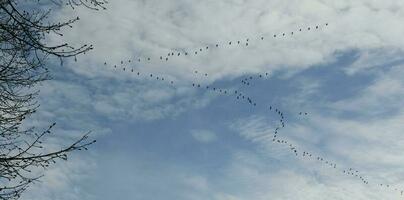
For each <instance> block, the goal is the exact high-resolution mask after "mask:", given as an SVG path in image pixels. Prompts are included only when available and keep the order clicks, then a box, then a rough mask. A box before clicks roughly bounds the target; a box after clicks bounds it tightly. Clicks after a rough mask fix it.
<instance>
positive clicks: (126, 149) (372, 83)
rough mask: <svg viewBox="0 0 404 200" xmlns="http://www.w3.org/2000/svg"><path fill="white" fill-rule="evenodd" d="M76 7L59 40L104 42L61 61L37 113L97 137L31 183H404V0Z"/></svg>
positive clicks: (265, 186)
mask: <svg viewBox="0 0 404 200" xmlns="http://www.w3.org/2000/svg"><path fill="white" fill-rule="evenodd" d="M76 16H80V21H79V22H77V23H76V24H75V25H74V27H73V28H71V29H66V30H62V31H63V32H64V37H62V38H61V37H58V36H56V35H55V36H51V37H50V38H48V42H49V43H59V42H61V41H69V42H70V43H71V44H74V45H76V46H78V45H80V44H84V43H86V44H93V45H94V50H93V51H91V52H88V53H86V54H85V55H80V56H78V57H77V61H76V62H75V61H74V60H73V59H70V60H66V61H65V62H64V64H63V66H60V65H59V63H58V62H57V61H52V60H50V61H49V63H50V64H49V65H50V71H51V74H52V77H53V79H52V80H50V81H46V82H43V83H42V84H41V85H39V86H38V89H40V96H39V102H40V104H41V107H40V109H39V110H38V112H37V113H36V114H34V115H33V116H31V118H30V119H28V120H27V121H26V125H27V126H35V127H36V128H38V129H41V128H46V127H47V126H48V125H49V124H50V123H52V122H56V123H57V125H56V126H55V128H54V130H53V132H54V135H53V136H52V137H51V138H49V140H48V141H47V144H48V145H49V147H51V148H58V147H59V146H63V145H67V144H69V142H71V141H74V139H75V138H78V137H79V136H80V135H82V134H85V133H86V132H88V131H91V137H92V138H94V139H97V143H96V144H94V145H92V146H91V147H90V150H89V151H85V152H81V151H80V152H76V153H73V154H72V155H71V156H70V158H69V160H68V161H67V162H64V161H61V162H59V163H58V164H56V165H54V166H53V167H51V168H50V169H49V170H47V171H45V172H44V175H45V176H44V177H43V178H42V179H41V182H39V183H36V184H35V185H33V186H32V187H30V188H29V190H28V191H27V192H26V193H25V194H24V196H23V198H22V199H26V200H48V199H52V200H76V199H77V200H79V199H80V200H107V199H108V200H109V199H122V200H126V199H139V200H148V199H154V200H202V199H203V200H207V199H208V200H247V199H255V200H264V199H265V200H268V199H271V200H277V199H279V200H281V199H282V200H287V199H291V200H292V199H301V200H305V199H307V200H309V199H310V200H316V199H318V200H320V199H321V200H322V199H324V197H327V199H333V200H334V199H335V200H338V199H344V200H346V199H355V200H361V199H363V200H365V199H366V200H369V199H389V200H390V199H402V198H404V196H401V195H400V191H401V190H404V181H403V180H404V169H403V168H402V165H403V164H404V157H403V156H402V152H403V151H404V135H403V134H402V131H403V130H404V123H403V121H404V103H403V102H404V101H402V100H401V99H404V79H403V77H404V56H403V55H404V54H403V51H404V49H403V47H404V37H402V36H403V34H404V26H402V21H404V2H403V1H398V0H385V1H379V0H355V1H348V0H339V1H334V0H299V1H298V0H288V1H284V0H250V1H247V0H221V1H217V0H205V1H190V0H166V1H161V0H148V1H140V0H114V1H110V2H109V3H108V5H107V10H103V11H93V10H89V9H85V8H77V9H74V10H72V9H71V8H69V7H66V8H60V10H58V11H57V12H54V13H53V16H52V20H63V19H68V18H73V17H76ZM326 24H328V25H326ZM316 26H318V28H316ZM308 27H310V30H308ZM299 29H302V31H299ZM292 32H293V34H292ZM283 33H285V36H283ZM274 35H276V37H274ZM247 40H248V41H247ZM238 41H240V44H238ZM229 42H232V43H231V45H230V44H229ZM216 44H217V45H218V46H217V47H216ZM206 47H208V48H206ZM185 52H186V53H187V54H188V55H185ZM195 52H197V54H195ZM169 53H173V54H174V55H170V56H168V54H169ZM178 53H180V56H178ZM160 56H161V57H162V58H161V59H160ZM148 58H150V60H148ZM166 58H167V60H166ZM138 59H140V61H138ZM121 61H122V63H121ZM129 61H130V62H129ZM114 66H116V67H114ZM124 68H125V70H123V69H124ZM132 69H133V72H132V71H131V70H132ZM137 72H139V73H140V75H137ZM150 74H152V77H150ZM260 75H261V77H260ZM157 77H158V78H159V79H158V80H157ZM250 77H252V79H250ZM162 78H164V80H162ZM245 79H247V81H246V82H247V83H248V84H246V83H245V82H244V80H245ZM171 81H172V83H171ZM198 85H199V86H200V87H198ZM206 86H209V88H208V89H207V88H206ZM213 87H215V88H217V90H215V91H213V90H212V88H213ZM219 88H220V89H222V92H219ZM225 90H226V92H227V93H226V94H225V93H224V91H225ZM234 91H237V92H238V94H240V93H241V94H242V96H243V95H244V96H245V99H242V96H238V97H239V99H237V95H238V94H237V95H236V94H235V93H234ZM247 98H250V99H251V101H252V103H249V102H248V101H247V100H246V99H247ZM254 103H255V106H254V105H253V104H254ZM269 107H271V109H269ZM275 109H279V110H280V111H281V112H282V115H283V116H284V119H283V121H284V123H285V127H282V128H280V129H277V127H280V125H281V123H280V121H279V119H280V115H279V114H276V113H275V112H274V110H275ZM300 113H301V114H300ZM306 113H307V114H306ZM275 130H277V132H278V133H277V134H278V135H277V137H278V139H280V140H282V141H288V144H293V148H295V149H297V154H298V155H297V156H296V155H295V153H294V151H293V150H294V149H290V146H288V145H285V144H283V143H282V144H279V143H278V142H276V141H275V142H274V141H273V139H272V137H273V134H274V131H275ZM305 152H310V154H313V157H309V156H308V155H307V154H306V153H305ZM303 154H305V156H303ZM314 155H315V156H314ZM316 157H321V158H324V160H323V161H319V160H317V159H316ZM326 160H327V162H330V163H332V165H335V166H336V167H335V168H334V167H333V166H330V164H329V163H328V164H326V163H325V161H326ZM348 169H352V171H356V170H357V171H359V172H358V173H359V174H360V175H358V176H361V177H365V180H366V181H368V182H369V183H368V184H365V183H364V182H363V181H361V180H360V179H358V177H355V175H348V174H346V173H344V170H346V171H348ZM355 174H357V173H355ZM380 184H383V185H382V186H381V185H380ZM387 185H388V186H389V187H387Z"/></svg>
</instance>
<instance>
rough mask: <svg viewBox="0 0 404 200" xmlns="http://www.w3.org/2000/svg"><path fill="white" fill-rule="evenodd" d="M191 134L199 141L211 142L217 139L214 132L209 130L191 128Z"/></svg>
mask: <svg viewBox="0 0 404 200" xmlns="http://www.w3.org/2000/svg"><path fill="white" fill-rule="evenodd" d="M191 134H192V137H194V139H195V140H197V141H198V142H201V143H211V142H214V141H215V140H216V139H217V136H216V134H215V133H214V132H212V131H210V130H200V129H195V130H191Z"/></svg>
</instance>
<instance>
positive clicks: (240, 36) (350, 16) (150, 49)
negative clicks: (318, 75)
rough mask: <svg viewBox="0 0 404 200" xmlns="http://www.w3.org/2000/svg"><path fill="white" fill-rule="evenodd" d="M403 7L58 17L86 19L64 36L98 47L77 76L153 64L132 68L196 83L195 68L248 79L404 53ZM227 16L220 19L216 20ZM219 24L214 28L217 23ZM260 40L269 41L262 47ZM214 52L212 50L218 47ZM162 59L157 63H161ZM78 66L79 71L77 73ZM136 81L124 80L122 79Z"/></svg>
mask: <svg viewBox="0 0 404 200" xmlns="http://www.w3.org/2000/svg"><path fill="white" fill-rule="evenodd" d="M403 7H404V6H403V3H401V2H398V1H394V0H388V1H384V2H383V4H380V3H379V2H377V1H366V0H358V1H355V2H352V1H347V0H345V1H338V2H335V1H331V0H327V1H319V0H303V1H293V2H283V1H277V0H274V1H265V0H259V1H254V2H250V1H207V2H197V3H196V2H192V3H191V2H188V1H185V0H178V1H164V2H161V1H156V0H154V1H147V2H144V1H127V0H117V1H113V2H110V4H109V5H108V10H107V11H103V12H93V11H88V10H86V9H79V10H78V11H71V10H70V9H68V8H66V9H64V10H63V12H60V15H59V16H58V17H61V18H65V17H67V16H72V15H75V14H76V13H77V14H79V15H80V16H81V18H82V21H81V22H79V23H78V24H76V26H75V28H74V29H72V30H69V32H68V33H66V34H65V37H66V39H68V40H70V41H73V43H78V42H91V43H93V44H95V48H96V49H95V50H94V51H93V52H91V53H89V54H88V55H86V56H85V57H81V58H80V59H79V60H81V61H80V62H79V63H78V65H79V66H86V67H73V69H74V70H75V71H76V72H78V73H81V74H86V75H87V76H100V75H107V76H111V71H110V69H106V68H105V67H104V66H103V65H102V63H103V62H104V61H107V62H108V63H116V64H118V63H119V62H120V60H125V61H126V60H128V59H134V58H138V57H139V56H141V57H142V58H146V57H149V56H150V57H151V58H152V59H153V60H152V62H151V63H150V64H131V65H132V66H134V67H135V69H141V70H143V71H149V72H157V73H161V74H167V75H169V76H172V77H175V78H177V79H180V80H183V79H185V80H191V79H193V78H194V77H193V75H192V72H193V70H194V69H195V68H198V69H199V70H201V71H205V72H208V73H209V74H212V76H210V77H209V79H208V80H206V81H212V80H218V79H221V78H223V77H234V76H237V75H240V74H244V73H256V72H265V71H271V70H275V69H289V70H292V69H305V68H307V67H309V66H311V65H314V64H319V63H327V62H330V61H332V60H333V54H334V53H335V52H338V51H346V50H351V49H358V50H361V51H362V50H363V51H365V52H366V51H368V50H376V51H377V49H379V48H384V49H386V48H389V49H402V47H403V44H404V40H403V38H402V37H401V35H402V33H403V32H404V28H402V26H400V24H401V22H402V21H403V19H404V14H403V13H404V11H403V9H402V8H403ZM217 10H220V12H217ZM212 19H214V20H212ZM325 22H329V23H330V26H329V27H328V28H324V27H323V26H322V27H321V30H319V31H311V33H307V31H305V32H304V33H297V34H295V35H294V36H293V37H290V36H288V37H287V38H285V39H273V38H272V35H273V34H274V33H277V34H279V33H282V32H287V33H290V32H291V31H293V30H294V31H295V32H296V30H297V29H298V28H300V27H302V28H304V29H305V28H306V27H307V26H312V28H313V26H315V25H317V24H321V25H324V23H325ZM261 35H265V36H266V40H264V42H262V41H261V40H260V37H261ZM246 38H249V39H250V47H248V48H244V47H242V48H240V47H234V46H235V45H233V46H232V47H228V45H227V46H226V45H225V46H226V47H224V48H219V49H218V50H216V49H214V48H213V49H214V50H210V51H209V52H202V53H199V54H198V56H188V57H187V58H185V57H183V56H181V57H169V58H170V60H169V61H168V62H160V60H159V57H160V55H163V56H164V55H167V53H169V52H171V51H176V50H183V49H187V50H189V51H192V52H193V51H195V50H198V49H199V48H200V47H204V46H206V45H214V44H216V42H219V43H220V45H221V47H222V46H223V45H224V44H225V43H227V42H228V41H233V43H234V42H235V41H237V40H245V39H246ZM211 48H212V46H211ZM156 59H157V61H156ZM76 65H77V64H72V66H76ZM124 77H125V78H130V77H128V76H126V75H124V73H122V77H121V78H124Z"/></svg>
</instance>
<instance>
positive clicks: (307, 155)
mask: <svg viewBox="0 0 404 200" xmlns="http://www.w3.org/2000/svg"><path fill="white" fill-rule="evenodd" d="M327 26H329V24H328V23H325V24H324V25H323V26H320V25H316V26H314V27H307V28H304V29H303V28H299V29H297V30H296V31H292V32H288V33H286V32H284V33H281V34H273V35H271V37H270V38H272V39H276V38H282V37H287V36H289V37H292V36H294V35H296V34H298V33H301V32H303V31H313V30H319V29H321V28H322V27H327ZM265 40H267V37H264V36H259V37H256V40H255V41H260V42H264V41H265ZM213 44H214V45H211V46H205V47H201V48H198V49H196V50H192V51H191V50H190V51H171V52H169V53H167V54H165V55H160V56H158V57H157V58H152V57H143V58H140V57H139V58H133V59H129V60H127V61H123V60H122V61H120V63H119V64H112V65H111V64H109V63H108V62H104V63H103V65H104V66H106V67H109V68H111V69H113V70H122V71H124V72H127V73H132V74H135V76H138V77H142V78H149V79H151V80H154V81H160V82H162V83H165V84H168V85H170V86H173V87H175V85H176V82H175V81H174V80H169V79H168V78H166V77H165V76H164V75H159V74H155V73H148V72H143V71H140V70H135V69H134V67H131V65H132V63H134V62H137V63H149V62H151V61H152V60H153V61H160V62H167V61H168V60H169V59H170V58H172V59H174V57H181V56H197V55H198V54H201V53H202V52H204V51H209V50H213V49H215V48H225V47H226V46H232V45H238V46H244V47H248V46H251V45H253V43H252V40H251V39H249V38H246V39H244V40H235V41H228V42H226V43H213ZM132 66H133V65H132ZM193 73H194V74H197V75H200V76H201V77H208V76H209V74H208V73H205V72H202V71H199V70H195V71H193ZM270 76H271V74H270V73H269V72H266V73H260V74H258V75H250V76H247V77H245V78H242V79H241V80H240V83H241V84H243V85H245V86H251V85H252V81H253V80H259V79H265V78H270ZM191 84H192V85H189V86H190V87H191V86H192V87H193V88H195V89H200V90H205V91H206V90H207V91H210V92H214V93H216V94H219V95H227V96H232V97H234V100H235V101H237V102H240V103H242V102H244V103H247V104H248V105H250V106H252V107H256V106H257V102H256V101H255V100H254V99H253V98H252V97H250V96H249V95H248V94H246V93H245V92H243V91H241V90H238V89H226V88H220V87H217V86H215V85H202V84H200V83H197V82H193V83H191ZM265 107H266V109H267V111H268V112H271V113H273V114H275V116H278V120H277V121H278V123H277V124H278V125H277V126H276V127H275V129H274V130H273V132H272V134H271V136H270V137H269V138H270V140H271V141H272V142H273V143H274V144H278V145H283V146H284V147H286V148H285V149H287V150H289V151H290V152H291V153H292V154H293V155H294V156H296V157H299V158H301V159H308V160H312V161H314V162H317V163H318V164H321V165H324V166H327V167H328V168H329V169H330V170H336V171H337V172H340V173H342V174H343V175H346V176H350V177H353V178H355V179H357V180H358V181H360V182H362V183H363V184H365V185H374V186H377V187H381V188H385V189H390V190H391V191H395V192H398V193H399V194H400V195H401V196H403V195H404V189H399V188H396V187H392V186H391V185H389V184H385V183H375V182H371V181H369V179H368V178H367V177H366V176H365V175H364V174H362V173H361V172H360V171H359V170H357V169H354V168H353V167H349V168H344V167H340V166H339V165H337V163H336V162H334V161H331V160H329V159H327V158H325V157H323V156H319V155H315V154H314V153H312V152H309V151H306V150H303V149H299V148H298V146H297V145H295V144H293V143H291V142H290V141H288V140H287V139H285V138H283V139H282V138H281V137H280V136H279V133H280V131H281V130H282V129H283V128H285V126H286V125H287V123H286V122H287V120H286V116H285V115H284V112H282V111H281V110H280V109H279V108H278V107H276V106H275V105H267V106H265ZM297 114H298V115H300V116H307V115H309V113H307V112H299V113H297Z"/></svg>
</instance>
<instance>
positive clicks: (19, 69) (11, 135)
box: [0, 0, 107, 199]
mask: <svg viewBox="0 0 404 200" xmlns="http://www.w3.org/2000/svg"><path fill="white" fill-rule="evenodd" d="M106 3H107V2H106V1H104V0H48V1H47V0H42V1H41V0H38V1H30V0H0V199H18V198H19V197H20V196H21V193H22V192H24V191H25V190H26V188H27V187H28V186H29V185H30V184H32V183H34V182H35V181H37V180H38V179H39V178H40V177H41V176H38V175H37V173H36V172H37V171H38V170H40V169H46V168H47V167H48V166H49V165H50V164H52V163H56V161H57V160H59V159H63V160H67V155H68V153H70V152H72V151H76V150H82V149H87V146H89V145H91V144H93V143H94V142H95V140H89V138H88V133H87V134H85V135H84V136H82V137H81V138H79V139H78V140H76V141H75V142H73V143H72V144H70V145H68V146H67V147H63V148H61V149H60V150H57V151H50V150H49V149H48V148H45V146H46V145H43V144H42V143H43V141H44V138H45V137H46V136H48V135H49V134H51V129H52V128H53V127H54V126H55V123H53V124H52V125H50V126H49V127H48V128H47V129H46V130H44V131H39V132H38V131H36V130H35V129H34V127H31V128H24V127H23V126H22V122H23V121H24V119H25V118H26V117H28V116H30V115H31V114H32V113H35V111H36V110H37V109H38V107H39V104H38V102H37V101H36V98H37V96H38V92H39V91H38V90H36V89H35V86H36V85H37V84H38V83H40V82H42V81H45V80H48V79H50V76H49V72H48V68H47V65H46V61H47V59H48V58H50V57H56V58H59V59H60V61H61V62H62V61H63V59H65V58H67V57H75V56H76V55H79V54H82V53H85V52H87V51H89V50H91V49H92V48H93V47H92V46H91V45H82V46H79V47H73V46H71V45H69V44H68V43H62V44H58V45H48V44H46V42H45V40H46V38H47V37H49V36H50V35H53V34H56V35H58V36H60V37H63V34H62V33H61V31H62V29H66V28H71V27H72V24H73V23H75V22H76V21H78V20H79V18H78V17H77V18H73V19H68V20H66V21H63V22H52V20H50V19H49V16H50V14H51V13H52V9H53V8H57V7H59V8H60V7H62V6H69V7H71V8H72V9H74V8H75V7H77V6H85V7H87V8H89V9H94V10H99V9H105V7H104V5H105V4H106ZM38 7H39V8H38ZM45 9H47V10H45Z"/></svg>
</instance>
